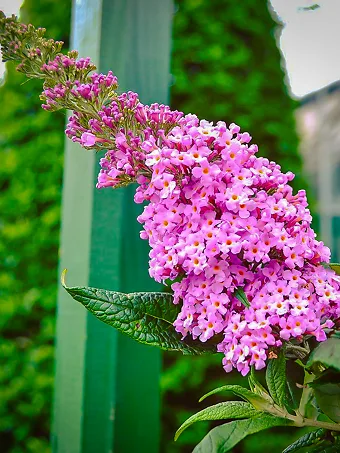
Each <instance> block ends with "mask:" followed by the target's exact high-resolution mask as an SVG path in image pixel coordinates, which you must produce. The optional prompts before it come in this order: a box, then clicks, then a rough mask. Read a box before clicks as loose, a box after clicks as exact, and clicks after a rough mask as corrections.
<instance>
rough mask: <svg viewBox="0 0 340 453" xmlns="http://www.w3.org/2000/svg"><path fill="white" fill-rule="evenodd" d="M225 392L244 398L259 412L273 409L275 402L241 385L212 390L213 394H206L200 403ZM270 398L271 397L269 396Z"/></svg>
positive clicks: (224, 386)
mask: <svg viewBox="0 0 340 453" xmlns="http://www.w3.org/2000/svg"><path fill="white" fill-rule="evenodd" d="M224 391H229V392H233V393H234V394H235V395H237V396H239V397H241V398H243V399H244V400H246V401H248V402H249V403H251V404H252V405H253V406H254V407H255V409H258V410H264V411H265V410H268V409H270V408H271V407H273V404H274V402H273V400H270V401H268V399H265V398H263V397H262V396H260V395H257V394H256V393H254V392H251V391H250V390H248V389H246V388H244V387H241V386H240V385H223V386H222V387H218V388H216V389H214V390H211V392H209V393H207V394H205V395H203V396H202V398H200V402H201V401H203V400H204V399H205V398H207V397H208V396H211V395H214V394H215V393H219V392H224ZM268 396H269V395H268Z"/></svg>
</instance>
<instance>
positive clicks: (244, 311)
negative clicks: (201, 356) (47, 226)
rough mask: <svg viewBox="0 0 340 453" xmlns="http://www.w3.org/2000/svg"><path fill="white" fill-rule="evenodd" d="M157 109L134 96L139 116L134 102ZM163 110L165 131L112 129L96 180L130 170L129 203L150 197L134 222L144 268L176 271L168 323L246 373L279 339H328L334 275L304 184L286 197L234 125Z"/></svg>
mask: <svg viewBox="0 0 340 453" xmlns="http://www.w3.org/2000/svg"><path fill="white" fill-rule="evenodd" d="M165 109H166V108H165V107H161V108H160V107H159V106H154V107H153V109H151V111H150V108H148V107H147V108H143V106H142V105H141V104H139V105H138V107H137V106H136V112H138V114H137V115H138V119H139V118H140V111H141V110H144V113H145V116H146V117H148V116H150V115H152V114H153V113H154V112H159V111H164V110H165ZM166 111H167V114H168V115H169V119H170V120H173V118H174V117H175V118H176V120H177V121H178V125H176V126H174V127H173V128H172V129H171V131H170V132H169V133H168V134H167V135H165V134H164V133H163V131H162V130H159V131H158V134H157V135H156V134H153V133H152V132H151V131H147V133H146V134H145V137H144V140H143V141H142V140H137V141H136V140H134V137H133V134H132V133H130V135H129V134H127V135H125V134H123V133H119V134H118V135H117V140H116V145H117V148H118V152H117V151H108V153H107V154H106V157H105V158H104V159H102V160H101V166H102V170H101V172H100V174H99V178H98V187H107V186H115V185H116V183H117V180H116V178H117V175H118V174H120V173H121V172H123V173H125V172H127V174H129V175H131V176H133V177H136V179H137V182H138V183H139V187H138V188H137V191H136V194H135V202H137V203H141V202H144V201H147V202H149V203H148V204H147V205H146V207H145V208H144V212H143V214H142V215H140V216H139V217H138V220H139V222H140V223H142V224H143V225H144V230H143V231H142V232H141V237H142V238H143V239H146V240H148V241H149V244H150V246H151V252H150V269H149V272H150V275H151V277H153V278H154V279H155V280H157V281H159V282H160V281H165V280H167V279H170V280H179V281H176V282H175V283H172V285H171V286H172V289H173V291H174V303H177V304H181V312H180V314H179V316H178V318H177V319H176V321H175V323H174V326H175V328H176V330H177V331H178V332H180V333H181V334H182V336H183V337H186V336H187V335H191V336H192V337H193V338H194V339H195V338H199V339H200V340H201V341H202V342H205V341H207V340H208V339H210V338H212V337H215V336H216V337H217V338H219V339H220V340H219V344H218V351H220V352H223V353H224V359H223V366H224V369H225V370H226V371H231V369H232V368H233V367H235V368H237V370H238V371H239V372H241V373H242V374H243V375H245V374H247V373H248V371H249V369H250V366H252V365H254V366H255V368H256V369H261V368H263V367H264V366H265V364H266V359H267V357H268V353H269V352H270V351H272V350H273V349H275V348H277V347H280V346H282V344H283V342H287V341H290V340H293V342H294V343H296V344H299V343H302V342H303V340H304V338H305V337H306V336H314V337H315V338H316V340H317V341H323V340H325V339H326V333H325V329H330V328H332V327H333V326H334V320H336V319H337V318H338V317H339V314H340V307H339V295H340V294H339V285H338V282H337V281H336V276H335V274H334V272H333V271H330V270H327V269H325V268H324V267H323V266H322V265H321V263H323V262H329V258H330V252H329V249H328V248H327V247H325V246H324V244H323V243H322V242H319V241H317V240H316V239H315V233H314V231H313V230H312V228H311V226H310V223H311V220H312V218H311V215H310V212H309V210H308V208H307V200H306V194H305V192H304V191H299V192H298V194H297V195H293V193H292V188H291V187H290V186H289V185H288V183H289V182H290V181H291V180H292V179H293V177H294V175H293V174H292V173H291V172H288V173H286V174H284V173H282V171H281V169H280V166H279V165H277V164H276V163H274V162H270V161H269V160H268V159H265V158H263V157H256V153H257V146H256V145H249V142H250V140H251V137H250V135H249V134H248V133H246V132H245V133H241V132H240V128H239V127H238V126H237V125H235V124H231V125H229V127H228V126H227V125H226V124H225V123H224V122H219V123H217V125H213V124H212V123H208V122H207V121H199V120H198V118H197V117H196V116H194V115H187V116H185V117H181V118H180V119H178V112H174V113H173V117H172V116H171V113H170V112H169V111H168V109H166ZM154 118H155V115H154ZM159 121H161V119H160V120H159ZM130 132H131V131H130ZM129 137H130V138H129ZM135 159H136V160H135ZM134 162H136V164H135V165H134ZM238 288H243V290H244V292H245V295H246V296H247V299H248V301H249V302H250V306H249V307H246V306H244V304H242V303H241V302H240V300H239V299H238V298H237V297H236V296H235V291H237V289H238ZM332 320H333V321H332Z"/></svg>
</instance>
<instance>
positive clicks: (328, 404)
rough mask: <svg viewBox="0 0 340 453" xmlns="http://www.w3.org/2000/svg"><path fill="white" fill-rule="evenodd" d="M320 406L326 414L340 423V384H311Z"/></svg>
mask: <svg viewBox="0 0 340 453" xmlns="http://www.w3.org/2000/svg"><path fill="white" fill-rule="evenodd" d="M310 387H312V388H313V389H314V394H315V398H316V402H317V403H318V406H319V407H320V409H321V410H322V412H323V413H324V414H326V415H327V417H329V418H330V419H331V420H333V421H334V422H336V423H340V384H335V383H328V384H310Z"/></svg>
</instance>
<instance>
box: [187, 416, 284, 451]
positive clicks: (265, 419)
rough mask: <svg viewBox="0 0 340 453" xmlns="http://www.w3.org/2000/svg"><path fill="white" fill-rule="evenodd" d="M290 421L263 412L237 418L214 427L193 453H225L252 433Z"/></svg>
mask: <svg viewBox="0 0 340 453" xmlns="http://www.w3.org/2000/svg"><path fill="white" fill-rule="evenodd" d="M289 424H290V422H289V421H288V420H286V419H284V418H279V417H273V416H272V415H269V414H261V415H259V416H257V417H254V418H251V419H246V420H236V421H233V422H229V423H226V424H224V425H221V426H217V427H216V428H214V429H212V430H211V431H210V432H209V433H208V434H207V435H206V436H205V437H204V439H203V440H202V441H201V442H200V443H199V444H198V445H197V447H196V448H195V449H194V450H193V453H208V452H209V453H225V452H227V451H230V450H231V449H232V448H233V447H234V446H235V445H236V444H237V443H238V442H240V441H241V440H242V439H244V438H245V437H246V436H249V435H250V434H254V433H257V432H259V431H263V430H264V429H268V428H272V427H274V426H286V425H289Z"/></svg>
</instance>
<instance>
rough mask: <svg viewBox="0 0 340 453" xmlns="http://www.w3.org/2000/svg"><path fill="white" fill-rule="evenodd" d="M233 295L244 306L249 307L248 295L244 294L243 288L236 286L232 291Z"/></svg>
mask: <svg viewBox="0 0 340 453" xmlns="http://www.w3.org/2000/svg"><path fill="white" fill-rule="evenodd" d="M234 296H235V297H236V299H238V300H239V301H240V302H241V303H242V304H243V305H244V306H245V307H247V308H249V307H250V302H249V300H248V297H247V295H246V293H245V292H244V291H243V288H241V287H240V286H239V287H238V288H236V290H235V292H234Z"/></svg>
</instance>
